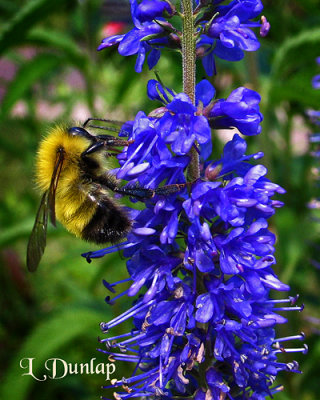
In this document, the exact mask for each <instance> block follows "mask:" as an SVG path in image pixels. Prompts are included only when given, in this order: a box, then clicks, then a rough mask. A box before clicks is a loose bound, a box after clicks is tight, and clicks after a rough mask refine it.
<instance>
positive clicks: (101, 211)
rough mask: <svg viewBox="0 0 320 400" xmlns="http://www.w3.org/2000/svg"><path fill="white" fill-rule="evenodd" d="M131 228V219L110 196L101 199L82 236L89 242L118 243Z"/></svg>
mask: <svg viewBox="0 0 320 400" xmlns="http://www.w3.org/2000/svg"><path fill="white" fill-rule="evenodd" d="M130 229H131V220H130V219H129V217H128V216H127V215H126V212H125V210H124V209H122V208H121V207H119V206H117V205H116V204H114V203H113V202H112V201H110V200H109V199H108V198H105V199H103V200H100V201H99V203H98V205H97V208H96V211H95V213H94V215H93V217H92V218H91V220H90V222H89V223H88V224H87V225H86V226H85V228H84V229H83V231H82V235H81V236H82V238H83V239H85V240H88V241H89V242H95V243H97V244H101V243H107V242H111V243H116V242H118V241H119V240H121V239H122V238H124V237H125V236H126V235H127V233H128V232H129V231H130Z"/></svg>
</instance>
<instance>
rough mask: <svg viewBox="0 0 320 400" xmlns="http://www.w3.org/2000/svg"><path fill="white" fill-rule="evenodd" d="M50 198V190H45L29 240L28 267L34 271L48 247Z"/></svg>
mask: <svg viewBox="0 0 320 400" xmlns="http://www.w3.org/2000/svg"><path fill="white" fill-rule="evenodd" d="M48 198H49V196H48V192H45V193H44V194H43V196H42V199H41V203H40V207H39V210H38V212H37V216H36V220H35V222H34V225H33V228H32V232H31V235H30V238H29V242H28V248H27V267H28V270H29V271H30V272H33V271H35V270H36V269H37V268H38V265H39V262H40V260H41V257H42V254H43V252H44V249H45V247H46V238H47V226H48V210H49V208H48Z"/></svg>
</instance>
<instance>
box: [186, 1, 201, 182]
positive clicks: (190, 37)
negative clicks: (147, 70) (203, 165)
mask: <svg viewBox="0 0 320 400" xmlns="http://www.w3.org/2000/svg"><path fill="white" fill-rule="evenodd" d="M181 5H182V12H183V25H182V73H183V91H184V93H186V94H187V95H188V96H189V97H190V99H191V101H192V103H193V104H195V87H196V39H195V34H194V33H195V32H194V19H193V6H192V0H181ZM189 155H190V157H191V162H190V164H189V169H188V177H189V179H190V180H191V181H194V180H196V179H198V178H199V176H200V171H199V155H198V152H197V150H196V149H195V148H194V147H192V149H191V150H190V154H189Z"/></svg>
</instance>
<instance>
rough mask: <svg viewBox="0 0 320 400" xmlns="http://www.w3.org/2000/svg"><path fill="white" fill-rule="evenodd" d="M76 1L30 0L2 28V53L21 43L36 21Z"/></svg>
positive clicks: (0, 34) (0, 41) (0, 40)
mask: <svg viewBox="0 0 320 400" xmlns="http://www.w3.org/2000/svg"><path fill="white" fill-rule="evenodd" d="M74 3H75V0H55V1H48V0H29V1H27V2H26V4H25V6H24V7H22V8H20V11H19V12H18V13H17V14H16V15H15V16H14V18H12V19H11V20H10V21H8V23H7V24H6V25H5V26H4V27H3V28H2V30H1V32H0V54H1V53H3V52H4V51H6V50H7V49H8V48H10V47H12V46H16V45H18V44H21V43H23V42H24V40H25V36H26V33H27V32H28V31H29V30H30V28H32V27H33V26H34V25H35V24H36V23H38V22H40V21H42V20H43V19H44V18H45V17H47V16H48V15H51V14H52V13H53V12H55V11H61V9H62V8H63V7H65V6H69V5H72V4H74Z"/></svg>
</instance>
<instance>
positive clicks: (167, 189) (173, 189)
mask: <svg viewBox="0 0 320 400" xmlns="http://www.w3.org/2000/svg"><path fill="white" fill-rule="evenodd" d="M192 183H193V182H186V183H173V184H171V185H165V186H162V187H160V188H157V189H153V191H154V194H160V195H163V196H169V195H170V194H172V193H177V192H180V190H183V189H184V188H185V187H187V186H189V185H192Z"/></svg>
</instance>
